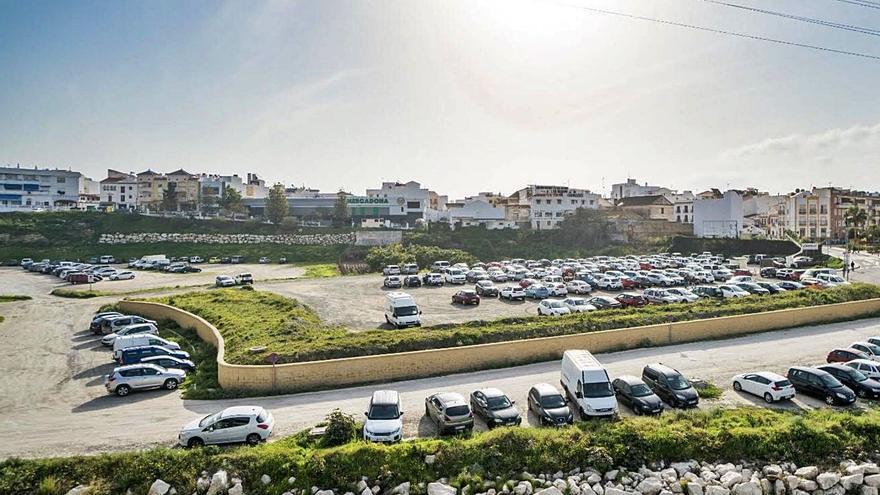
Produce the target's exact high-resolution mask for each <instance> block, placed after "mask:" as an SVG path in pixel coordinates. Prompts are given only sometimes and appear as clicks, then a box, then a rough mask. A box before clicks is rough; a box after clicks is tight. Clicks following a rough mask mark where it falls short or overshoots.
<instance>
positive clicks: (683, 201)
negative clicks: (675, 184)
mask: <svg viewBox="0 0 880 495" xmlns="http://www.w3.org/2000/svg"><path fill="white" fill-rule="evenodd" d="M663 196H665V197H666V199H668V200H669V201H670V202H671V203H672V208H673V211H674V214H673V215H672V216H670V217H669V220H670V221H673V222H677V223H694V199H695V198H696V196H694V193H692V192H690V191H684V192H682V193H666V194H664V195H663Z"/></svg>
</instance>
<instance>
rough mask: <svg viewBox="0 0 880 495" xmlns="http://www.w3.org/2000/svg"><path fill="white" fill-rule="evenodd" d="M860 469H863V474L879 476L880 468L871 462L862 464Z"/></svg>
mask: <svg viewBox="0 0 880 495" xmlns="http://www.w3.org/2000/svg"><path fill="white" fill-rule="evenodd" d="M862 469H864V473H863V474H880V467H878V466H877V464H875V463H873V462H866V463H864V464H862Z"/></svg>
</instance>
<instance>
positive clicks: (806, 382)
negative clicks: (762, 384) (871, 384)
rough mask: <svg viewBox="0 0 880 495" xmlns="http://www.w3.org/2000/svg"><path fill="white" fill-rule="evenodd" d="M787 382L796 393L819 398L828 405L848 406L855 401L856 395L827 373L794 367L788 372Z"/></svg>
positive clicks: (814, 369)
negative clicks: (792, 386)
mask: <svg viewBox="0 0 880 495" xmlns="http://www.w3.org/2000/svg"><path fill="white" fill-rule="evenodd" d="M788 381H790V382H791V384H792V385H794V388H795V390H797V391H798V392H803V393H805V394H807V395H812V396H814V397H821V398H823V399H824V400H825V403H826V404H828V405H833V404H843V405H848V404H852V403H853V402H855V401H856V394H855V393H853V391H852V390H851V389H850V388H849V387H847V386H846V385H844V384H842V383H840V380H838V379H837V378H834V376H832V375H831V374H830V373H828V372H827V371H823V370H820V369H816V368H808V367H805V366H794V367H792V368H789V370H788Z"/></svg>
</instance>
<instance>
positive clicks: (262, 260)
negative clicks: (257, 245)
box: [257, 256, 272, 265]
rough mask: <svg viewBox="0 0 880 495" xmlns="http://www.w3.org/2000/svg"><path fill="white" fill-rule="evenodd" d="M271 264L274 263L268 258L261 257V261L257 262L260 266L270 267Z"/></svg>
mask: <svg viewBox="0 0 880 495" xmlns="http://www.w3.org/2000/svg"><path fill="white" fill-rule="evenodd" d="M271 262H272V260H271V259H269V258H268V257H266V256H261V257H260V259H259V260H257V263H259V264H261V265H268V264H269V263H271Z"/></svg>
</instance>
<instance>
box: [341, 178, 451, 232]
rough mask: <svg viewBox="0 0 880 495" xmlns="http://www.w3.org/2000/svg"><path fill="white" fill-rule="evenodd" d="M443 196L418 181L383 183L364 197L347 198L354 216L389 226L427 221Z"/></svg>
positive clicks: (409, 224) (410, 226) (405, 225)
mask: <svg viewBox="0 0 880 495" xmlns="http://www.w3.org/2000/svg"><path fill="white" fill-rule="evenodd" d="M439 199H440V197H439V195H437V193H432V191H430V190H428V189H427V188H424V187H422V185H421V184H419V183H418V182H416V181H412V180H411V181H409V182H383V183H382V186H381V187H379V188H378V189H367V191H366V195H365V196H352V197H350V198H348V202H349V207H350V209H351V216H352V218H353V219H355V220H357V221H359V222H361V221H364V220H371V221H373V222H374V223H375V221H376V220H379V221H380V223H382V224H383V225H385V226H387V227H401V228H413V227H415V226H416V225H417V224H419V223H421V222H424V221H425V214H426V212H427V210H429V209H430V208H431V205H432V202H433V203H436V202H437V201H439Z"/></svg>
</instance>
